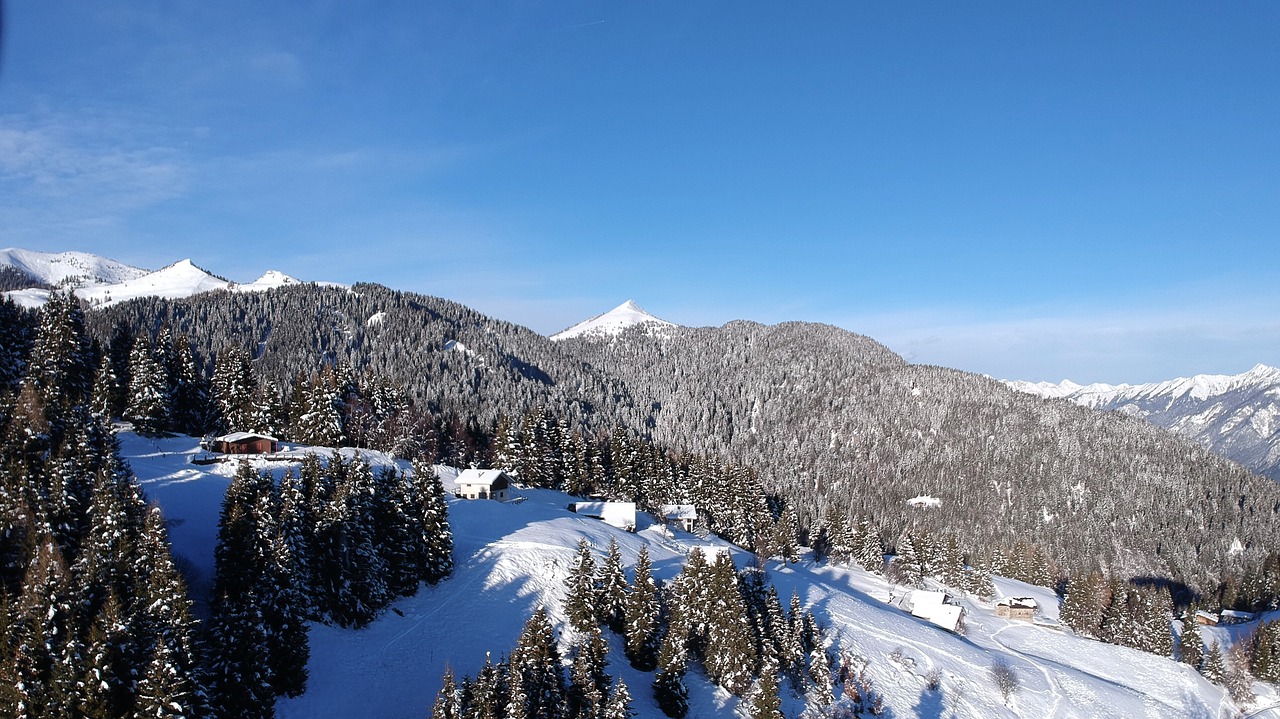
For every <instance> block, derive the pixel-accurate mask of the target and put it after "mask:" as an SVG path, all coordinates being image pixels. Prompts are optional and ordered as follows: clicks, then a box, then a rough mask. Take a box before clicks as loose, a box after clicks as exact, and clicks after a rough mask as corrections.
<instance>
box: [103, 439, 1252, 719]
mask: <svg viewBox="0 0 1280 719" xmlns="http://www.w3.org/2000/svg"><path fill="white" fill-rule="evenodd" d="M121 442H122V447H123V451H124V453H125V455H126V457H127V458H128V460H129V462H130V463H131V466H132V467H133V470H134V471H135V473H136V474H137V475H138V477H139V480H140V481H141V483H142V485H143V487H144V489H145V490H146V492H147V494H148V496H149V497H150V498H151V499H154V500H157V501H158V502H159V503H160V505H161V506H162V507H163V509H164V511H165V514H166V516H167V518H168V520H169V525H170V536H171V539H172V541H173V545H174V551H175V554H178V555H180V556H182V557H184V558H185V559H186V560H187V561H188V562H189V563H190V566H191V567H192V569H193V573H194V575H195V582H194V584H193V589H194V591H195V592H196V593H197V595H201V594H203V593H204V592H207V591H208V586H209V582H210V581H211V579H212V567H213V550H214V544H215V541H216V536H217V522H218V514H219V510H220V507H221V502H222V496H223V494H224V492H225V490H226V487H227V485H228V484H229V483H230V479H231V477H232V476H233V475H234V473H235V470H236V464H234V463H226V464H214V465H192V464H190V463H189V460H190V458H191V457H192V456H194V455H196V454H199V452H200V450H199V446H198V440H197V439H195V438H190V437H175V438H168V439H151V438H145V437H140V436H138V435H135V434H132V433H128V432H125V433H122V434H121ZM282 450H283V451H284V453H285V454H286V455H287V454H290V453H292V454H293V455H294V456H295V457H301V456H302V455H303V454H304V453H305V452H307V451H316V452H317V453H319V454H320V455H321V456H322V457H323V456H326V455H328V454H329V452H330V451H331V450H329V449H327V448H296V447H294V448H289V447H284V448H282ZM342 452H343V453H344V454H346V455H350V454H352V453H353V452H355V450H350V449H344V450H342ZM360 454H361V455H362V456H363V457H365V458H366V459H367V461H369V462H370V463H371V464H372V465H374V466H375V467H379V466H388V465H392V464H397V463H396V462H395V461H394V460H392V459H391V458H390V457H388V456H386V455H384V454H381V453H378V452H368V451H363V450H362V451H360ZM247 461H250V462H253V463H254V464H255V465H256V466H258V467H259V468H260V469H263V470H267V471H270V472H271V473H272V475H274V476H276V477H277V478H278V477H279V476H281V475H282V474H283V472H284V471H285V469H286V468H287V467H288V466H289V462H287V461H280V460H275V459H273V460H270V461H268V460H266V459H264V458H261V457H254V458H250V459H248V460H247ZM399 466H401V467H405V466H406V465H405V464H404V463H399ZM437 472H439V473H440V474H441V478H442V479H443V480H444V481H445V483H446V486H449V485H451V484H452V479H453V478H454V477H455V476H456V475H457V473H458V470H456V469H453V468H449V467H438V468H437ZM521 494H522V495H523V496H524V498H525V501H523V502H521V503H518V504H510V503H499V502H493V501H481V500H475V501H465V500H457V499H451V500H450V501H449V519H450V524H451V526H452V528H453V536H454V543H455V545H454V561H455V570H454V572H453V574H452V575H451V576H450V577H449V578H448V579H446V580H444V581H442V582H441V583H440V584H438V585H436V586H434V587H426V586H424V587H423V588H422V589H421V590H420V591H419V592H418V594H417V595H416V596H413V597H407V598H402V599H400V600H398V601H396V602H395V604H394V605H393V607H394V609H395V610H396V611H387V612H386V613H384V614H383V616H382V617H381V618H379V619H378V620H377V621H375V622H373V624H371V625H370V626H369V627H367V628H365V629H362V630H347V629H339V628H337V627H329V626H324V625H320V624H316V625H312V627H311V632H310V643H311V660H310V663H309V665H308V670H309V672H310V679H309V681H308V684H307V691H306V693H305V694H303V695H302V696H301V697H298V698H296V699H281V700H279V702H278V704H277V714H278V716H279V717H281V719H303V718H304V717H305V718H308V719H313V718H314V719H325V718H328V717H333V718H334V719H338V718H342V719H358V718H360V717H370V718H372V717H387V718H389V719H397V718H401V717H403V718H405V719H409V718H410V717H412V718H413V719H420V718H421V717H423V716H425V715H427V713H428V711H429V708H430V706H431V704H432V702H433V701H434V698H435V694H436V692H437V691H438V689H439V687H440V678H441V675H442V674H443V672H444V669H445V667H446V665H447V666H451V667H452V668H453V670H454V672H455V673H456V674H457V675H458V676H459V677H462V676H464V675H473V676H474V674H475V673H476V671H477V670H478V669H479V668H480V666H481V665H482V664H483V662H484V657H485V652H487V651H492V652H493V653H494V656H495V657H496V656H497V655H499V654H502V653H506V652H509V651H510V650H511V648H512V647H513V646H514V644H515V640H516V637H517V636H518V635H519V633H520V629H521V627H522V625H523V623H524V621H525V619H526V618H527V617H528V616H529V614H530V613H531V612H532V611H533V610H534V609H535V608H536V607H538V606H545V607H547V608H548V610H549V613H550V616H551V617H552V619H553V621H554V622H555V623H556V624H557V626H558V627H559V629H560V633H561V641H562V643H563V644H564V645H565V648H567V644H568V642H569V641H570V640H571V639H572V631H571V630H570V629H568V628H567V626H566V625H565V621H564V616H563V613H562V612H561V611H560V602H561V601H562V599H563V594H564V579H565V576H566V574H567V572H568V569H569V565H570V563H571V560H572V557H573V555H574V549H575V547H576V545H577V543H578V540H579V539H580V538H585V539H587V540H588V542H590V544H591V546H592V547H593V549H594V551H595V553H596V558H597V561H601V560H602V559H603V557H604V553H605V550H606V548H607V547H608V544H609V540H610V539H616V540H617V542H618V544H619V546H620V547H621V550H622V555H623V558H624V561H625V563H626V564H627V565H628V568H630V566H631V565H632V563H633V562H634V561H635V557H636V553H637V552H638V551H639V549H640V547H641V546H646V547H648V549H649V553H650V556H651V557H652V560H653V566H654V573H655V576H657V577H658V578H660V579H670V578H672V577H674V576H675V575H676V573H677V572H679V570H680V567H681V565H682V563H683V561H684V558H685V556H686V555H687V553H688V551H689V549H690V548H691V547H694V546H705V545H707V544H708V541H710V544H711V546H716V547H727V545H725V544H724V543H723V542H719V541H718V540H715V539H712V540H706V539H700V538H698V537H695V536H691V535H687V534H683V533H681V532H674V533H668V531H667V530H666V529H665V528H663V527H662V526H660V525H658V524H657V523H655V522H654V521H653V519H652V518H650V517H648V515H644V514H640V515H638V519H639V520H640V521H639V525H640V526H638V527H637V531H636V532H635V533H629V532H624V531H621V530H618V529H615V528H613V527H611V526H609V525H608V524H606V523H604V522H601V521H597V520H595V519H591V518H588V517H583V516H579V515H575V514H573V513H571V512H569V511H568V510H567V509H566V508H565V506H566V505H567V504H568V503H569V502H571V501H574V498H573V497H570V496H568V495H566V494H563V493H560V492H553V491H549V490H522V491H521ZM729 551H731V552H732V555H733V556H734V558H735V561H737V562H738V564H739V565H740V566H745V565H747V564H748V563H752V562H754V557H752V556H751V555H749V554H747V553H745V552H742V551H741V550H738V549H736V548H731V549H730V550H729ZM767 571H768V573H769V577H770V580H771V581H772V582H773V584H774V585H775V586H776V587H777V590H778V594H779V595H780V596H781V597H783V598H784V601H785V598H787V597H790V596H791V593H792V591H793V590H794V591H796V592H798V593H799V595H800V598H801V600H802V603H803V604H804V605H805V606H806V607H808V608H810V609H811V610H812V611H813V612H814V613H815V615H816V616H817V618H818V620H819V621H820V622H821V623H822V624H823V625H825V626H827V627H829V628H830V636H831V637H832V640H831V641H832V647H831V649H832V651H833V652H848V653H851V654H854V655H857V656H859V657H862V658H863V659H865V660H866V661H867V670H866V671H867V676H868V677H869V678H870V679H871V680H872V682H873V683H874V686H875V689H876V690H877V691H878V692H880V693H881V694H882V695H883V697H884V700H885V704H886V707H887V708H888V715H889V716H892V717H895V718H896V719H908V718H910V717H916V718H918V719H935V718H937V717H949V718H951V717H954V718H955V719H969V718H972V719H988V718H991V717H997V718H1002V717H1057V718H1059V719H1066V718H1068V717H1079V718H1082V719H1083V718H1085V717H1149V718H1151V719H1155V718H1156V717H1175V716H1176V717H1193V718H1203V719H1215V718H1216V717H1219V716H1221V715H1223V712H1228V713H1230V712H1231V710H1232V709H1234V705H1233V704H1232V703H1231V702H1230V700H1229V699H1228V698H1227V697H1226V696H1225V694H1224V692H1223V690H1222V689H1221V688H1219V687H1216V686H1214V685H1212V684H1210V683H1208V682H1207V681H1205V680H1204V679H1203V678H1202V677H1201V676H1200V675H1199V674H1197V673H1196V672H1195V671H1194V670H1192V669H1191V668H1189V667H1187V666H1185V665H1182V664H1178V663H1175V662H1173V661H1171V660H1168V659H1163V658H1159V657H1155V656H1153V655H1150V654H1145V653H1142V652H1138V651H1134V650H1131V649H1124V648H1121V647H1117V646H1112V645H1108V644H1102V643H1100V642H1095V641H1091V640H1087V639H1082V638H1078V637H1075V636H1073V635H1071V634H1070V633H1069V632H1063V631H1056V630H1054V629H1052V628H1047V627H1044V626H1038V625H1033V624H1029V623H1025V622H1018V621H1010V620H1004V619H999V618H996V617H995V615H994V611H993V606H992V605H991V604H990V603H988V602H985V601H982V600H979V599H976V598H973V597H964V596H962V597H961V598H960V599H959V600H958V601H959V602H960V604H962V605H963V606H964V607H965V610H966V614H967V616H966V620H965V623H966V627H967V628H966V630H965V634H964V635H963V636H959V635H956V634H951V633H948V632H946V631H944V630H942V629H940V628H938V627H936V626H933V625H932V624H930V623H929V622H927V621H925V620H922V619H918V618H915V617H912V616H911V614H910V613H909V612H908V611H905V610H904V609H902V608H901V607H900V606H899V605H900V604H902V598H903V597H904V595H905V594H906V592H907V591H908V590H907V589H906V588H904V587H900V586H894V585H893V584H890V583H888V582H886V581H885V579H884V578H882V577H880V576H878V575H874V574H869V573H867V572H864V571H862V570H861V569H854V568H849V567H840V566H829V565H826V564H818V565H815V564H814V563H812V562H811V561H802V562H800V563H799V564H792V565H780V564H778V563H776V562H769V563H768V564H767ZM996 586H997V589H998V592H999V594H1001V595H1003V596H1030V597H1035V598H1036V600H1037V602H1038V603H1039V604H1040V607H1041V614H1042V615H1044V618H1045V619H1047V620H1051V621H1056V619H1057V598H1056V597H1055V596H1054V594H1053V592H1052V591H1050V590H1048V589H1044V588H1042V587H1033V586H1031V585H1026V584H1023V583H1021V582H1014V581H1012V580H1006V579H1002V578H997V579H996ZM1248 629H1249V625H1239V626H1233V627H1230V628H1225V629H1216V628H1202V632H1204V634H1205V636H1207V637H1210V638H1211V640H1213V641H1221V640H1223V639H1226V638H1231V637H1239V636H1245V635H1246V634H1245V632H1247V631H1248ZM606 634H607V635H608V636H609V642H610V647H611V648H610V657H609V658H610V664H609V667H608V671H609V672H610V673H611V674H612V675H613V676H614V677H621V678H622V679H623V680H624V681H625V682H626V683H627V686H628V687H629V688H630V689H631V694H632V696H633V700H634V707H635V711H636V716H637V717H638V719H660V717H662V713H661V712H660V711H659V710H658V708H657V706H656V705H655V703H654V702H653V699H652V694H651V692H650V684H651V682H652V680H653V675H652V674H650V673H642V672H637V671H635V670H634V669H632V668H631V666H630V665H629V664H628V663H627V661H626V658H625V657H624V656H623V654H622V644H621V641H620V639H619V637H617V636H614V635H612V634H609V633H608V632H606ZM997 660H1000V661H1003V662H1006V663H1008V664H1009V665H1010V666H1012V667H1013V669H1014V672H1015V673H1016V675H1017V678H1018V682H1019V689H1018V691H1017V693H1015V694H1014V695H1013V696H1012V697H1011V698H1010V700H1009V703H1008V704H1007V705H1006V704H1005V702H1004V701H1003V700H1002V698H1001V696H1000V694H999V692H998V691H997V690H996V688H995V685H994V684H993V683H992V680H991V677H990V669H991V666H992V663H993V662H995V661H997ZM933 669H936V670H938V672H939V675H940V676H941V690H940V691H930V690H928V689H927V688H926V676H927V675H928V673H929V672H930V671H931V670H933ZM687 679H688V684H689V693H690V705H691V706H690V712H689V716H690V717H694V718H702V717H711V718H715V717H723V718H725V719H729V718H730V717H736V716H740V714H738V704H739V701H738V700H737V699H736V698H734V697H732V696H730V695H728V694H727V693H726V692H724V691H723V690H721V689H719V688H716V687H714V686H712V685H711V684H710V683H709V682H708V681H707V679H706V677H705V675H703V674H702V673H701V671H700V670H698V669H696V668H694V669H692V670H691V671H690V673H689V676H688V677H687ZM1255 689H1257V690H1259V691H1260V692H1262V693H1263V694H1264V696H1262V697H1261V698H1260V700H1259V703H1258V706H1262V705H1264V704H1265V702H1268V701H1274V698H1275V695H1274V692H1273V691H1272V690H1270V689H1267V688H1265V687H1264V686H1263V685H1261V684H1258V685H1255ZM783 695H784V696H783V702H784V704H783V710H784V712H785V713H786V715H787V716H788V717H796V716H798V715H799V714H800V713H801V711H803V709H804V707H803V703H802V702H801V700H799V699H798V698H796V697H793V696H790V695H789V692H787V691H785V690H784V692H783Z"/></svg>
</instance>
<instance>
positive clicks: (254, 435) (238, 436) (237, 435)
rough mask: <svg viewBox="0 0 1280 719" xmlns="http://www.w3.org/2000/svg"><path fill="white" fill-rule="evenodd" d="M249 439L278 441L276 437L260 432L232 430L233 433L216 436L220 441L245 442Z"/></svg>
mask: <svg viewBox="0 0 1280 719" xmlns="http://www.w3.org/2000/svg"><path fill="white" fill-rule="evenodd" d="M247 439H265V440H269V441H271V442H276V441H278V440H277V439H276V438H275V437H272V436H271V435H269V434H261V433H258V432H232V433H231V434H224V435H222V436H221V437H216V438H215V440H216V441H218V442H243V441H245V440H247Z"/></svg>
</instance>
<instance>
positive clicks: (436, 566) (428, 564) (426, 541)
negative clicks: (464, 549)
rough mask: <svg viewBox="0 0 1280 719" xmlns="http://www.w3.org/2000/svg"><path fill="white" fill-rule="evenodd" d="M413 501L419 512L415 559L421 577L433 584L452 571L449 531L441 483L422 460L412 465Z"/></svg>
mask: <svg viewBox="0 0 1280 719" xmlns="http://www.w3.org/2000/svg"><path fill="white" fill-rule="evenodd" d="M413 482H414V494H415V497H416V499H415V504H416V506H417V507H418V508H419V509H420V511H421V512H422V521H421V527H422V541H421V546H422V550H423V555H422V557H421V559H419V562H418V563H419V566H420V567H421V569H422V577H421V578H422V581H424V582H426V583H427V584H435V583H436V582H439V581H440V580H441V579H444V578H445V577H447V576H449V573H450V572H452V571H453V532H452V530H451V529H450V528H449V507H448V502H447V501H446V500H445V496H444V483H442V482H441V481H440V476H439V475H438V474H436V471H435V468H434V467H432V466H431V465H429V464H427V463H425V462H421V461H419V462H415V463H414V465H413Z"/></svg>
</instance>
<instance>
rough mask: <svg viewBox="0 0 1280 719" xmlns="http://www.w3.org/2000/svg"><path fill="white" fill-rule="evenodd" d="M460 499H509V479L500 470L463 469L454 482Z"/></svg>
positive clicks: (502, 500) (503, 500)
mask: <svg viewBox="0 0 1280 719" xmlns="http://www.w3.org/2000/svg"><path fill="white" fill-rule="evenodd" d="M454 484H455V485H457V489H455V490H454V494H456V495H457V496H458V497H459V498H461V499H496V500H498V501H499V502H505V501H507V500H508V499H511V477H510V475H508V474H507V473H506V472H503V471H502V470H500V469H465V470H463V471H462V472H461V473H459V474H458V478H457V479H456V480H454Z"/></svg>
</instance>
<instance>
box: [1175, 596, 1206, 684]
mask: <svg viewBox="0 0 1280 719" xmlns="http://www.w3.org/2000/svg"><path fill="white" fill-rule="evenodd" d="M1203 659H1204V641H1203V640H1202V639H1201V638H1200V626H1199V624H1198V623H1197V622H1196V608H1195V606H1192V607H1191V608H1190V609H1188V610H1187V615H1186V618H1185V619H1183V620H1182V633H1181V635H1180V636H1179V637H1178V661H1180V662H1182V663H1183V664H1188V665H1190V666H1191V667H1194V668H1195V669H1199V668H1200V662H1201V661H1202V660H1203Z"/></svg>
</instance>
